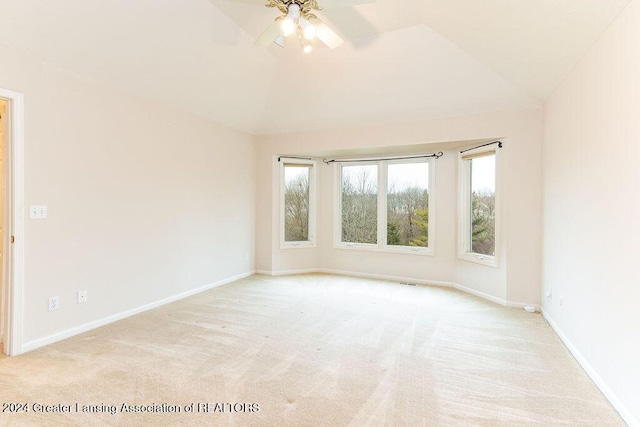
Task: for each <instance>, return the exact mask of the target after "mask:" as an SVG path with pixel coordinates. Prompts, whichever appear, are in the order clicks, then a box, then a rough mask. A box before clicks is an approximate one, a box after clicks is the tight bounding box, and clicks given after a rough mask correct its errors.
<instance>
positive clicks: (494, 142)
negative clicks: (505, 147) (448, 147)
mask: <svg viewBox="0 0 640 427" xmlns="http://www.w3.org/2000/svg"><path fill="white" fill-rule="evenodd" d="M493 144H498V148H502V141H493V142H488V143H486V144H482V145H478V146H477V147H471V148H467V149H466V150H462V151H461V152H460V154H462V153H466V152H467V151H471V150H475V149H476V148H480V147H486V146H488V145H493Z"/></svg>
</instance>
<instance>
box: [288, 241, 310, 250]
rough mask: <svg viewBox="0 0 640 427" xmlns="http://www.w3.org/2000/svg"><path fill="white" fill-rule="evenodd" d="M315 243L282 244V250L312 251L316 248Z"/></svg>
mask: <svg viewBox="0 0 640 427" xmlns="http://www.w3.org/2000/svg"><path fill="white" fill-rule="evenodd" d="M315 247H316V244H315V242H286V243H280V249H311V248H315Z"/></svg>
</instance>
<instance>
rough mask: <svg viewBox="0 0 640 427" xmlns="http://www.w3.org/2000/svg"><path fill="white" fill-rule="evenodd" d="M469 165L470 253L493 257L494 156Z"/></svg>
mask: <svg viewBox="0 0 640 427" xmlns="http://www.w3.org/2000/svg"><path fill="white" fill-rule="evenodd" d="M469 162H470V163H471V252H474V253H478V254H483V255H490V256H494V255H495V246H496V244H495V234H496V231H495V228H496V216H495V207H496V156H495V154H493V155H490V156H484V157H478V158H475V159H472V160H469Z"/></svg>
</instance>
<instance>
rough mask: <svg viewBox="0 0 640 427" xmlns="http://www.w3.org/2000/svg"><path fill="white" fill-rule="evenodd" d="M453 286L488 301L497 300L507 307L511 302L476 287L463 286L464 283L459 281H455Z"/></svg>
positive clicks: (496, 301) (497, 302)
mask: <svg viewBox="0 0 640 427" xmlns="http://www.w3.org/2000/svg"><path fill="white" fill-rule="evenodd" d="M453 287H454V288H456V289H457V290H459V291H462V292H466V293H468V294H471V295H475V296H477V297H480V298H482V299H486V300H487V301H491V302H495V303H496V304H500V305H502V306H505V307H507V306H508V305H509V303H508V302H507V300H505V299H502V298H498V297H495V296H493V295H489V294H487V293H484V292H481V291H477V290H475V289H471V288H468V287H466V286H462V285H460V284H458V283H454V284H453Z"/></svg>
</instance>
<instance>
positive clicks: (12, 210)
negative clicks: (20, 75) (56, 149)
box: [0, 88, 25, 356]
mask: <svg viewBox="0 0 640 427" xmlns="http://www.w3.org/2000/svg"><path fill="white" fill-rule="evenodd" d="M0 98H2V99H3V100H5V101H7V104H8V105H7V112H8V114H7V119H8V122H7V126H6V128H7V129H8V136H7V138H5V141H6V142H7V147H6V149H5V150H4V152H5V153H6V154H7V156H6V158H5V159H3V171H2V172H3V174H4V180H3V185H4V188H5V193H6V195H5V197H4V203H3V210H4V215H3V222H4V224H3V227H2V228H3V233H2V242H1V243H2V245H3V253H2V264H3V265H2V294H3V295H2V301H3V305H4V311H3V313H2V315H3V316H4V323H3V325H4V328H5V330H4V353H5V354H6V355H8V356H17V355H19V354H21V353H22V340H23V319H24V317H23V316H24V235H25V234H24V227H25V216H24V212H25V210H24V209H25V207H24V95H23V94H21V93H18V92H13V91H10V90H6V89H2V88H0Z"/></svg>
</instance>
